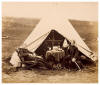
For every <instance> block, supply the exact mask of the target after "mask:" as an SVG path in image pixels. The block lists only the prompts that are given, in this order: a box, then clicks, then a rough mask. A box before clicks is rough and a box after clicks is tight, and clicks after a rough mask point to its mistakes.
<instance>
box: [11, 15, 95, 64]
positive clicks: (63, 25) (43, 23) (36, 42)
mask: <svg viewBox="0 0 100 85" xmlns="http://www.w3.org/2000/svg"><path fill="white" fill-rule="evenodd" d="M53 31H54V33H56V34H58V35H60V36H61V39H62V41H63V40H64V38H65V39H67V40H68V41H72V40H74V41H75V42H76V46H77V48H78V50H79V51H80V52H81V53H83V54H84V55H85V56H87V57H89V58H91V59H92V60H94V57H93V52H92V51H91V50H90V49H89V47H88V46H87V45H86V44H85V42H84V41H83V40H82V38H81V37H80V35H79V34H78V33H77V32H76V30H75V29H74V27H73V26H72V25H71V23H70V22H69V21H68V20H67V19H66V18H65V17H56V16H51V17H50V16H49V17H45V18H43V19H41V20H40V22H39V24H38V25H37V26H36V28H35V29H34V30H33V31H32V32H31V33H30V35H29V36H28V37H27V39H26V40H25V41H24V43H23V44H22V45H21V46H20V47H25V48H27V49H28V50H29V51H31V52H36V51H37V49H39V48H40V47H41V45H43V43H44V41H45V40H46V39H47V38H48V36H50V34H52V32H53ZM61 39H60V40H61ZM14 53H15V52H14ZM13 55H14V54H13ZM12 57H15V56H12ZM16 57H17V56H16ZM12 62H14V60H13V59H12V58H11V61H10V63H12ZM12 64H13V63H12Z"/></svg>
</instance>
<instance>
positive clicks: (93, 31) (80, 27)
mask: <svg viewBox="0 0 100 85" xmlns="http://www.w3.org/2000/svg"><path fill="white" fill-rule="evenodd" d="M38 22H39V20H37V19H24V18H21V19H20V18H13V17H3V21H2V26H3V27H2V36H3V37H4V38H3V39H2V82H3V83H97V82H98V63H97V62H96V66H90V67H86V68H85V69H83V70H82V71H68V70H41V69H33V70H23V69H21V70H19V71H17V72H10V70H9V69H10V68H11V65H10V64H9V62H8V61H7V60H9V58H10V57H11V54H12V53H13V52H14V50H15V48H16V47H18V46H20V45H21V44H22V43H23V41H24V40H25V39H26V38H27V36H28V35H29V34H30V32H31V31H32V30H33V28H34V27H35V26H36V24H37V23H38ZM70 22H71V23H72V25H73V26H74V27H75V29H76V30H77V31H78V33H79V34H80V36H81V37H82V39H84V41H85V42H86V44H87V45H88V46H89V47H90V49H91V50H92V51H94V52H95V54H96V55H97V54H98V51H97V49H98V42H97V37H98V34H97V33H98V23H97V22H89V21H76V20H70ZM5 36H8V37H5Z"/></svg>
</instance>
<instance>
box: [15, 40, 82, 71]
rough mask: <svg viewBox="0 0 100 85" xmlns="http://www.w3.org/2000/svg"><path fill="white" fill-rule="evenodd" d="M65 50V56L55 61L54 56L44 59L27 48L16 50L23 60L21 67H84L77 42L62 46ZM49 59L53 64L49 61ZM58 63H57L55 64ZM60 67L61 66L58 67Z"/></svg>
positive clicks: (78, 68)
mask: <svg viewBox="0 0 100 85" xmlns="http://www.w3.org/2000/svg"><path fill="white" fill-rule="evenodd" d="M62 49H63V50H64V52H65V56H64V57H63V58H62V59H61V60H60V62H57V63H56V61H54V59H53V56H52V55H51V56H50V59H47V60H46V59H44V58H43V57H37V56H36V55H35V56H33V53H32V52H30V51H29V50H27V49H25V48H18V49H17V50H16V52H17V53H18V56H19V58H20V60H21V67H26V68H28V69H30V68H34V67H36V68H47V69H55V68H54V66H53V65H56V66H58V67H60V69H63V68H67V69H69V70H71V69H77V70H81V68H82V67H83V65H82V63H81V62H80V52H79V51H78V48H77V47H76V46H75V42H73V43H70V44H68V45H67V46H66V47H62ZM49 61H51V62H52V64H50V63H48V62H49ZM55 63H56V64H55ZM58 69H59V68H58Z"/></svg>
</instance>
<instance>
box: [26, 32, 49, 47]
mask: <svg viewBox="0 0 100 85" xmlns="http://www.w3.org/2000/svg"><path fill="white" fill-rule="evenodd" d="M48 33H49V32H47V33H46V34H48ZM46 34H44V35H42V36H40V37H39V38H38V39H36V40H34V41H33V42H31V43H30V44H28V45H27V46H25V47H28V46H30V45H31V44H33V43H34V42H36V41H37V40H39V39H40V38H41V37H43V36H45V35H46Z"/></svg>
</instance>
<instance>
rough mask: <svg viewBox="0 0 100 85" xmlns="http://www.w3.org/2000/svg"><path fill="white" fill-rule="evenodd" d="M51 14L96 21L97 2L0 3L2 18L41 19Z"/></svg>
mask: <svg viewBox="0 0 100 85" xmlns="http://www.w3.org/2000/svg"><path fill="white" fill-rule="evenodd" d="M51 14H55V15H57V16H65V17H66V18H68V19H77V20H87V21H98V2H2V16H13V17H25V18H43V17H45V16H50V15H51Z"/></svg>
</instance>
